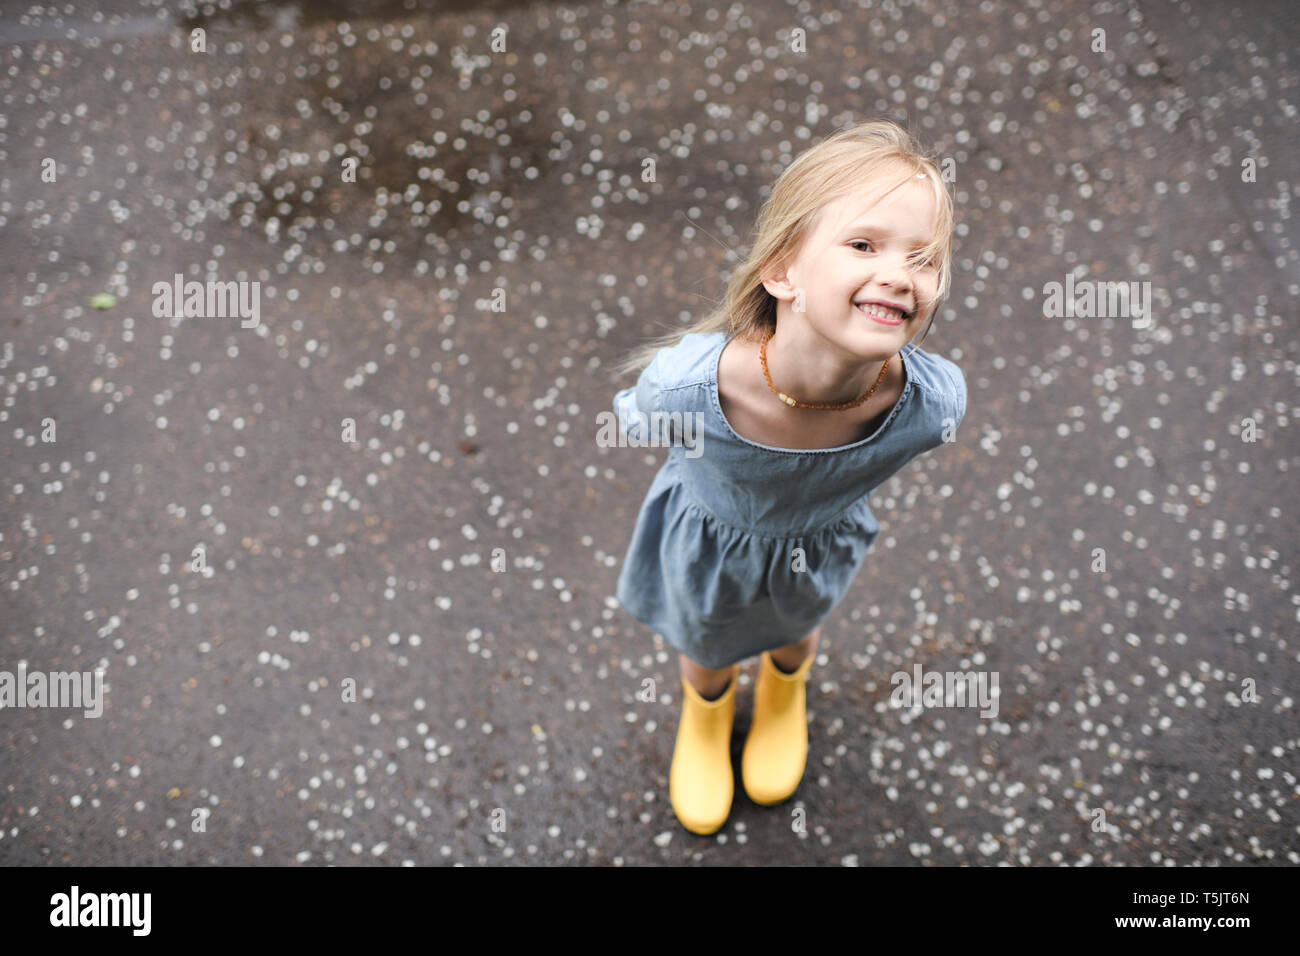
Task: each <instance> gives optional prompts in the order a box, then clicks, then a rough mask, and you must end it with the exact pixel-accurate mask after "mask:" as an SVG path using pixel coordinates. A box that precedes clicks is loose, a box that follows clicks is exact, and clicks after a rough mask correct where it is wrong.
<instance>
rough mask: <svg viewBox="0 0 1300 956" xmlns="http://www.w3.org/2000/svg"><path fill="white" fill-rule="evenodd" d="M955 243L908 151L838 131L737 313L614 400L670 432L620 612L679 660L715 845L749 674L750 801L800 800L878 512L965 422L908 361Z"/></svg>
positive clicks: (925, 167) (791, 205) (688, 766)
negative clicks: (813, 673) (810, 710)
mask: <svg viewBox="0 0 1300 956" xmlns="http://www.w3.org/2000/svg"><path fill="white" fill-rule="evenodd" d="M952 223H953V211H952V200H951V198H950V197H949V195H948V191H947V189H946V188H945V187H944V183H943V180H942V178H941V177H940V175H939V171H938V169H937V168H936V167H935V165H934V163H933V161H932V160H930V159H929V158H927V157H925V156H923V155H921V154H920V153H919V152H918V151H917V149H916V147H915V145H914V144H913V143H912V141H911V139H910V138H909V136H908V135H907V134H906V133H905V132H904V131H903V130H902V129H900V128H899V127H898V126H896V125H895V124H893V123H890V122H883V121H881V122H870V123H863V124H861V125H858V126H856V127H853V128H849V129H844V130H840V131H838V132H836V133H834V134H832V135H831V136H829V137H828V138H827V139H826V140H825V141H824V142H822V143H821V144H819V145H817V146H815V147H813V148H811V149H809V150H807V151H806V152H804V153H803V154H801V155H800V156H799V157H797V158H796V159H795V160H794V162H793V163H792V164H791V165H790V166H789V168H788V169H786V170H785V172H784V173H783V174H782V175H781V176H780V177H779V178H778V180H777V182H776V185H775V186H774V187H773V190H772V194H771V196H770V197H769V199H768V200H767V202H766V203H765V204H764V206H763V209H762V210H761V212H760V213H759V217H758V222H757V226H756V229H755V237H754V242H753V245H752V248H751V251H750V252H749V255H748V256H747V258H746V259H745V260H744V261H743V262H742V264H741V265H740V267H739V268H738V269H737V270H736V272H735V274H734V275H733V276H732V278H731V281H730V283H729V285H728V287H727V296H726V300H725V302H724V303H723V304H722V305H721V306H720V307H719V308H718V309H717V310H716V311H714V312H713V313H712V314H711V315H709V316H708V317H707V318H705V319H704V320H702V321H701V322H699V323H698V324H696V325H695V326H693V327H692V328H691V329H689V330H688V331H686V332H685V333H676V334H670V335H668V336H664V337H662V338H661V339H659V340H656V341H655V342H653V343H651V344H649V345H647V346H645V347H644V348H642V349H641V350H640V351H639V352H637V353H636V354H635V355H633V356H632V357H631V358H630V359H629V360H628V361H627V362H626V363H624V365H623V367H622V368H621V369H620V370H619V371H620V372H628V371H631V370H634V369H638V368H643V367H644V370H643V371H642V372H641V374H640V378H639V379H638V381H637V383H636V385H635V387H629V388H625V389H623V390H621V391H619V392H618V393H617V394H616V395H615V397H614V408H615V411H616V412H617V414H618V416H619V421H620V423H621V424H622V425H623V427H624V429H625V430H626V431H627V432H628V433H629V434H631V432H632V430H633V429H634V428H638V427H641V426H643V425H644V424H645V423H646V422H647V420H649V419H651V418H654V419H655V420H656V421H657V422H663V421H667V422H669V423H670V424H669V426H668V434H669V439H668V440H669V441H670V442H672V443H673V447H672V448H670V450H669V453H668V459H667V461H666V462H665V464H664V465H663V467H662V468H661V469H660V471H659V473H658V474H657V475H656V476H655V479H654V481H653V482H652V483H651V485H650V490H649V491H648V492H647V493H646V497H645V500H644V502H643V503H642V506H641V510H640V514H639V516H638V518H637V522H636V526H635V528H634V529H633V531H632V539H631V544H630V545H629V546H628V550H627V556H626V558H625V559H624V563H623V568H622V571H621V573H620V575H619V580H618V589H617V597H618V600H619V602H620V603H621V604H622V605H623V607H624V608H625V609H626V610H627V611H628V613H629V614H631V615H632V616H633V617H635V618H636V619H637V620H639V621H641V622H643V623H644V624H646V625H648V626H649V627H651V628H653V629H654V630H655V631H656V632H658V633H659V634H661V635H663V637H664V638H665V639H666V640H667V641H668V643H669V644H671V645H672V646H673V647H674V648H675V649H676V650H678V651H679V652H680V658H679V659H680V665H681V679H682V693H683V697H682V713H681V719H680V721H679V723H678V728H677V740H676V744H675V746H674V749H673V757H672V768H671V771H670V773H669V785H668V789H669V798H670V802H671V803H672V807H673V811H674V812H675V813H676V814H677V818H678V820H680V821H681V823H682V825H683V826H685V827H686V828H687V829H688V830H691V831H693V832H695V833H700V834H709V833H713V832H714V831H716V830H717V829H718V828H719V827H721V826H722V824H723V823H724V822H725V821H726V819H727V816H728V814H729V813H730V811H731V802H732V796H733V790H734V783H733V779H734V778H733V773H732V767H731V760H730V738H731V725H732V716H733V714H734V702H735V689H736V678H737V676H738V673H739V665H738V662H739V661H742V660H744V659H746V658H749V657H753V656H755V655H761V659H760V662H759V674H758V677H757V679H756V682H755V685H754V715H753V721H752V723H751V726H750V730H749V734H748V737H747V739H746V741H745V747H744V752H743V755H742V759H741V777H742V780H743V783H744V786H745V791H746V793H748V794H749V796H750V798H751V799H753V800H754V801H755V802H756V803H760V804H768V805H770V804H774V803H779V802H781V801H782V800H784V799H786V798H787V797H789V796H790V795H791V794H793V793H794V791H795V789H796V788H797V787H798V785H799V781H800V780H801V779H802V778H803V772H804V764H805V761H806V759H807V754H808V728H807V723H806V718H805V709H804V707H805V687H804V684H805V681H806V680H807V678H808V672H809V670H810V668H811V666H812V662H813V655H814V652H815V650H816V646H817V637H818V632H819V629H820V628H819V625H820V624H821V622H822V621H823V620H824V619H825V618H826V616H827V615H828V614H829V613H830V612H831V611H832V610H833V609H834V608H835V606H836V605H837V604H838V603H839V601H840V598H842V597H843V596H844V593H845V591H846V590H847V589H848V586H849V584H850V582H851V581H852V580H853V578H854V576H855V575H856V573H857V571H858V568H859V567H860V566H861V564H862V562H863V559H864V557H865V556H866V553H867V550H868V548H870V547H871V545H872V543H873V541H874V540H875V538H876V536H877V534H878V533H879V531H880V525H879V524H878V523H877V521H876V519H875V517H874V516H873V515H872V513H871V509H870V508H869V507H868V506H867V496H868V495H869V494H870V493H871V492H872V491H873V490H874V489H875V488H876V487H877V486H878V485H880V484H881V483H883V482H884V481H885V480H887V479H888V478H889V477H890V476H891V475H893V474H894V473H895V472H896V471H898V470H899V469H900V468H902V467H903V466H904V465H905V464H907V463H908V462H909V461H911V460H912V459H913V458H915V457H917V456H918V455H920V454H922V453H924V452H926V451H929V450H930V449H932V448H936V447H938V446H939V445H940V444H943V443H944V442H945V441H951V440H952V438H953V434H954V432H955V430H956V427H957V425H958V424H959V423H960V422H961V419H962V416H963V415H964V414H965V411H966V383H965V379H964V378H963V376H962V373H961V371H960V370H959V369H958V368H957V366H955V365H954V364H953V363H952V362H950V361H948V360H947V359H943V358H940V357H939V356H937V355H931V354H929V353H926V352H923V351H921V350H920V348H919V344H920V343H919V342H918V343H916V344H914V345H912V347H911V349H910V350H908V351H906V352H904V351H903V349H904V346H906V345H909V344H910V340H911V339H912V338H913V336H914V335H915V334H916V332H917V331H918V330H919V329H921V328H922V327H924V328H925V334H928V333H929V329H930V326H931V325H932V324H933V322H934V316H935V313H936V311H937V310H938V308H939V305H940V304H941V303H942V302H943V300H944V298H945V297H946V296H947V294H948V290H949V285H950V278H951V276H950V272H951V255H952V252H951V250H952ZM924 338H925V335H922V337H921V339H922V341H924ZM665 412H666V413H669V414H668V415H656V414H655V413H665ZM672 413H680V414H672ZM686 419H689V420H690V421H691V423H692V424H693V426H694V427H693V429H692V430H691V434H692V435H693V436H694V441H695V443H696V447H693V450H692V453H691V454H690V455H689V456H688V455H687V454H685V453H684V451H683V449H682V447H681V445H680V438H681V435H680V431H682V429H681V425H680V423H681V422H682V421H684V420H686Z"/></svg>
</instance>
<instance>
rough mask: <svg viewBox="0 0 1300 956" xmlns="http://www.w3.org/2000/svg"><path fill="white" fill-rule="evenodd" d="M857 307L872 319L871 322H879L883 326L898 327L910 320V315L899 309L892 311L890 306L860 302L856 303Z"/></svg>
mask: <svg viewBox="0 0 1300 956" xmlns="http://www.w3.org/2000/svg"><path fill="white" fill-rule="evenodd" d="M855 305H856V307H857V310H858V311H859V312H861V313H862V314H863V315H865V316H866V317H867V318H869V319H871V321H873V322H879V323H880V324H881V325H890V326H898V325H902V324H903V323H904V322H906V321H907V319H908V313H906V312H903V311H900V310H899V309H891V308H889V307H888V306H884V305H877V304H875V303H867V302H859V303H855Z"/></svg>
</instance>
